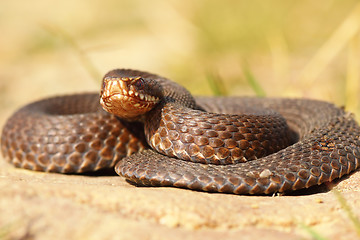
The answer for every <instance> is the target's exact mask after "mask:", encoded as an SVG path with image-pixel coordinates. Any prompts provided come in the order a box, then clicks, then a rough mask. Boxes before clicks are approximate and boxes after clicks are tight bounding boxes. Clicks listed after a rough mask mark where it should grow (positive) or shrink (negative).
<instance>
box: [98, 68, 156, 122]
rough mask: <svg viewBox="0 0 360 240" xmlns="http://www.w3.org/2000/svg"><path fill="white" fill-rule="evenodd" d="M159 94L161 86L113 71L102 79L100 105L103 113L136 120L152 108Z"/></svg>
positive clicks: (145, 79)
mask: <svg viewBox="0 0 360 240" xmlns="http://www.w3.org/2000/svg"><path fill="white" fill-rule="evenodd" d="M124 72H125V73H126V74H124ZM161 94H162V92H161V86H159V84H157V82H156V81H154V80H153V79H150V78H143V77H141V76H136V75H135V76H131V75H129V74H128V73H127V71H122V70H113V71H110V72H109V73H107V74H106V75H105V76H104V78H103V84H102V88H101V92H100V104H101V106H102V107H103V108H104V110H105V111H107V112H109V113H112V114H114V115H116V116H118V117H121V118H123V119H127V120H137V119H138V118H139V117H141V115H143V114H145V113H146V112H148V111H150V110H151V109H153V108H154V106H155V105H156V104H157V103H158V102H159V101H160V98H161Z"/></svg>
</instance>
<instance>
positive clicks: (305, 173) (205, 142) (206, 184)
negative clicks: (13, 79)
mask: <svg viewBox="0 0 360 240" xmlns="http://www.w3.org/2000/svg"><path fill="white" fill-rule="evenodd" d="M99 102H100V103H99ZM1 151H2V154H3V156H4V158H5V159H6V160H7V161H8V162H10V163H12V164H13V165H14V166H15V167H19V168H25V169H30V170H35V171H44V172H56V173H84V172H92V171H97V170H100V169H104V168H114V169H115V171H116V173H117V174H118V175H120V176H123V177H125V179H126V180H127V181H128V182H130V183H133V184H135V185H136V186H152V187H178V188H186V189H192V190H197V191H205V192H217V193H232V194H243V195H252V194H256V195H262V194H274V193H287V192H292V191H296V190H299V189H305V188H309V187H312V186H316V185H320V184H322V183H326V182H331V181H333V180H334V179H338V178H341V177H342V176H344V175H348V174H350V173H351V172H353V171H355V170H356V169H357V168H358V167H359V165H360V127H359V125H358V123H357V122H356V120H355V119H354V116H353V114H351V113H348V112H346V111H345V110H344V108H341V107H336V106H335V105H334V104H332V103H329V102H325V101H320V100H312V99H301V98H259V97H236V96H233V97H224V96H218V97H206V96H192V95H191V93H190V92H189V91H188V90H187V89H185V88H184V87H183V86H181V85H179V84H177V83H175V82H173V81H171V80H169V79H167V78H164V77H162V76H159V75H156V74H152V73H148V72H143V71H139V70H131V69H115V70H112V71H110V72H108V73H107V74H105V76H104V78H103V81H102V87H101V90H100V94H99V93H80V94H70V95H63V96H55V97H49V98H46V99H42V100H39V101H35V102H33V103H30V104H28V105H26V106H24V107H22V108H20V109H19V110H18V111H16V112H15V113H14V114H13V115H12V116H10V117H9V118H8V120H7V121H6V123H5V125H4V127H3V130H2V134H1Z"/></svg>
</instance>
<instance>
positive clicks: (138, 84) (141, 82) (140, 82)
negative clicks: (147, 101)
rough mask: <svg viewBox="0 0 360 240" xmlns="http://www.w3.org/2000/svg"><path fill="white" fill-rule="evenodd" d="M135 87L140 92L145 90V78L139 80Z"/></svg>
mask: <svg viewBox="0 0 360 240" xmlns="http://www.w3.org/2000/svg"><path fill="white" fill-rule="evenodd" d="M134 85H135V87H136V88H137V89H138V90H143V89H144V85H145V83H144V79H143V78H141V77H140V78H139V79H138V80H137V81H136V82H135V84H134Z"/></svg>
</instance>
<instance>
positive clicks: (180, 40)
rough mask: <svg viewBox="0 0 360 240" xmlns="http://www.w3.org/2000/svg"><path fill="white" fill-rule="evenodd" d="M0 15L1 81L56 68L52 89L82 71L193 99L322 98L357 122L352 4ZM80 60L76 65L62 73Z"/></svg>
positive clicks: (128, 4) (56, 7) (82, 8)
mask: <svg viewBox="0 0 360 240" xmlns="http://www.w3.org/2000/svg"><path fill="white" fill-rule="evenodd" d="M0 9H1V10H0V28H1V29H2V32H3V34H2V35H3V36H6V38H4V39H2V40H0V63H2V66H4V69H2V70H1V71H2V72H0V78H1V77H2V76H3V77H4V76H5V77H7V76H9V75H11V76H12V77H13V79H14V81H22V80H19V79H21V78H22V76H23V73H21V74H20V73H19V76H16V75H15V76H14V69H15V70H16V68H22V67H23V66H25V65H27V64H29V62H31V69H32V71H30V72H27V76H28V78H29V79H31V72H41V71H43V69H44V67H48V68H51V67H52V66H56V67H58V65H60V66H59V67H58V68H59V69H58V70H57V71H58V72H61V74H63V75H64V76H61V77H60V76H59V77H58V78H59V79H58V80H55V79H56V77H54V80H53V81H60V79H61V81H62V79H68V80H67V81H69V82H70V83H74V84H76V82H75V81H74V80H73V79H72V75H70V74H69V73H71V72H72V71H80V70H78V68H83V69H85V71H86V72H87V74H88V76H87V77H89V78H91V77H92V78H97V81H98V82H100V79H98V78H100V77H98V76H99V75H100V76H101V75H103V74H104V73H105V72H106V71H108V70H110V69H112V68H115V67H129V68H136V69H141V70H147V71H151V72H156V73H158V74H161V75H164V76H167V77H169V78H172V79H174V80H176V81H178V82H180V83H182V84H184V85H185V86H186V87H187V88H189V89H190V91H191V92H193V93H194V94H205V95H211V94H228V95H259V96H264V95H266V96H283V97H285V96H290V97H309V98H317V99H323V100H328V101H332V102H334V103H336V104H337V105H346V108H347V109H348V110H350V111H352V112H355V113H356V114H357V116H358V117H359V115H360V106H359V104H358V102H359V94H358V92H359V80H360V77H359V67H360V63H359V61H360V60H359V53H360V47H359V44H360V38H359V27H360V26H359V25H360V3H359V2H358V1H356V0H342V1H339V0H320V1H311V0H304V1H285V0H274V1H268V2H266V1H260V0H254V1H245V0H227V1H205V0H198V1H180V0H169V1H160V0H155V1H150V2H148V1H140V0H123V1H115V0H107V1H103V0H91V1H85V0H79V1H70V0H67V1H61V2H57V3H52V2H44V1H40V0H34V1H32V2H31V3H30V2H29V3H24V2H23V1H20V0H14V1H2V2H1V3H0ZM54 29H57V30H55V31H54ZM64 40H65V41H64ZM74 55H77V56H78V57H79V56H80V58H79V61H78V62H77V63H78V64H69V65H70V67H69V65H66V66H62V65H61V64H64V63H61V62H62V61H64V62H66V60H67V59H71V58H72V57H73V56H74ZM49 56H52V57H49ZM54 56H59V57H58V58H55V57H54ZM44 61H45V62H46V63H47V65H46V66H44ZM72 61H73V60H72ZM59 62H60V63H59ZM73 63H76V62H75V61H74V62H73ZM8 66H11V67H10V68H7V67H8ZM15 72H16V71H15ZM34 75H38V74H35V73H34ZM54 75H56V74H54ZM79 75H80V74H79ZM83 77H86V75H84V76H83ZM209 79H210V80H209ZM214 79H215V80H216V79H217V80H216V81H217V86H218V87H219V83H220V82H219V81H218V80H219V79H220V80H221V84H222V85H223V86H221V87H220V88H221V89H220V90H219V91H218V92H216V91H217V90H216V89H215V90H214V86H215V85H213V86H212V85H211V84H213V83H214V81H212V80H214ZM44 81H48V80H44ZM209 83H210V84H209ZM62 84H63V85H64V86H66V85H67V84H68V83H62ZM80 85H84V84H83V83H81V84H79V87H80ZM0 89H1V90H2V92H3V91H6V89H10V90H9V91H11V89H12V88H11V87H10V88H8V87H7V83H0ZM4 89H5V90H4ZM53 90H54V89H53ZM54 91H55V90H54ZM64 91H66V90H64ZM214 91H215V92H214ZM11 94H12V93H5V95H11ZM0 100H1V99H0Z"/></svg>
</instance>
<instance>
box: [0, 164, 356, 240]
mask: <svg viewBox="0 0 360 240" xmlns="http://www.w3.org/2000/svg"><path fill="white" fill-rule="evenodd" d="M359 180H360V172H357V173H355V174H353V175H352V176H351V177H349V178H347V179H344V180H343V181H341V182H340V183H339V184H338V185H337V186H336V189H337V190H339V191H341V194H342V196H343V197H344V198H345V199H346V200H347V203H348V204H349V205H350V207H351V209H352V213H353V214H355V215H359V214H360V188H359V186H358V184H357V183H358V182H359ZM319 189H322V188H315V189H312V192H315V193H309V192H305V193H304V192H302V193H301V194H300V195H295V196H236V195H229V194H209V193H203V192H195V191H190V190H184V189H176V188H147V187H136V186H133V185H130V184H129V183H127V182H126V181H125V180H124V179H123V178H121V177H119V176H84V175H62V174H49V173H42V172H33V171H28V170H23V169H16V168H14V167H13V166H12V165H10V164H8V163H6V162H4V161H0V196H1V199H0V212H1V215H0V223H1V231H2V232H4V233H5V236H6V237H8V238H5V239H50V238H51V239H169V238H171V239H219V238H220V239H239V237H240V236H241V239H259V238H263V237H264V236H266V238H265V239H311V234H310V230H309V229H311V230H313V231H316V232H317V233H319V234H321V235H322V236H325V237H327V239H357V237H358V235H356V231H355V228H354V226H353V225H352V222H351V221H350V219H349V217H348V215H347V213H346V211H344V209H343V208H342V207H341V204H340V202H339V200H338V199H337V197H336V195H335V194H334V193H333V192H331V191H330V192H323V193H321V192H318V191H319ZM316 192H318V193H316ZM306 194H308V195H306Z"/></svg>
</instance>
